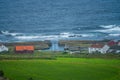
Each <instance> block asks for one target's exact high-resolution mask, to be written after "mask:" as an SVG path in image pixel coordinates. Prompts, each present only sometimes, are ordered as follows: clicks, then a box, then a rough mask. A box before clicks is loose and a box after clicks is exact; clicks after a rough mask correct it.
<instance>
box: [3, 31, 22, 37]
mask: <svg viewBox="0 0 120 80" xmlns="http://www.w3.org/2000/svg"><path fill="white" fill-rule="evenodd" d="M1 33H2V34H3V35H7V36H17V35H22V33H10V32H9V31H1Z"/></svg>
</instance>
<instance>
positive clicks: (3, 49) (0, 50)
mask: <svg viewBox="0 0 120 80" xmlns="http://www.w3.org/2000/svg"><path fill="white" fill-rule="evenodd" d="M8 50H9V49H8V48H7V47H6V46H4V45H0V52H3V51H8Z"/></svg>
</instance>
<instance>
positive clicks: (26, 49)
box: [15, 46, 34, 53]
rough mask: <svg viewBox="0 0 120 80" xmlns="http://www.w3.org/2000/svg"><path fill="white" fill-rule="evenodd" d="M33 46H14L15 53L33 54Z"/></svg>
mask: <svg viewBox="0 0 120 80" xmlns="http://www.w3.org/2000/svg"><path fill="white" fill-rule="evenodd" d="M33 52H34V46H16V47H15V53H33Z"/></svg>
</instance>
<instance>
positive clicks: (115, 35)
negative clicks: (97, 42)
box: [109, 34, 120, 37]
mask: <svg viewBox="0 0 120 80" xmlns="http://www.w3.org/2000/svg"><path fill="white" fill-rule="evenodd" d="M109 36H114V37H117V36H120V34H109Z"/></svg>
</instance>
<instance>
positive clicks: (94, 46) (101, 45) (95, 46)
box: [91, 44, 104, 48]
mask: <svg viewBox="0 0 120 80" xmlns="http://www.w3.org/2000/svg"><path fill="white" fill-rule="evenodd" d="M103 46H104V45H103V44H92V45H91V47H92V48H102V47H103Z"/></svg>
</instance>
